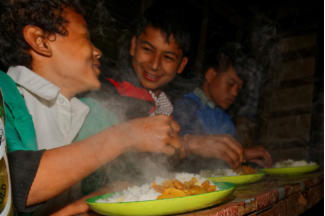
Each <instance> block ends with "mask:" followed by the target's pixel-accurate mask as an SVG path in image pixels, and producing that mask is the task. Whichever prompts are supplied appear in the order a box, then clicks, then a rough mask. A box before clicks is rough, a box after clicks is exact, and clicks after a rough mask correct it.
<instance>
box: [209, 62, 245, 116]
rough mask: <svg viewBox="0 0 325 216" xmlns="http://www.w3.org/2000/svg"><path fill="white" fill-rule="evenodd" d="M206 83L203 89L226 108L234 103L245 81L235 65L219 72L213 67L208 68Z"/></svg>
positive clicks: (217, 103)
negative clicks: (239, 75) (240, 76)
mask: <svg viewBox="0 0 325 216" xmlns="http://www.w3.org/2000/svg"><path fill="white" fill-rule="evenodd" d="M209 70H210V71H209ZM209 73H210V74H209ZM205 83H206V88H205V89H204V90H203V91H204V92H205V94H206V95H207V96H208V98H209V99H210V100H211V101H213V102H214V103H215V104H216V105H217V106H220V107H221V108H223V109H225V110H226V109H228V108H229V107H230V105H231V104H233V102H234V101H235V99H236V97H237V95H238V93H239V91H240V89H241V88H242V86H243V81H242V80H241V79H240V78H239V77H238V75H237V73H236V70H235V69H234V68H233V67H229V68H228V69H227V70H226V71H223V72H219V73H217V72H216V71H215V69H213V68H210V69H208V71H207V73H206V81H205Z"/></svg>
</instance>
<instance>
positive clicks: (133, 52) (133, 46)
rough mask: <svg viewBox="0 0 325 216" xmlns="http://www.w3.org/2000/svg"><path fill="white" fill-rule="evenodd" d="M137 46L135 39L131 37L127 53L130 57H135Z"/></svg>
mask: <svg viewBox="0 0 325 216" xmlns="http://www.w3.org/2000/svg"><path fill="white" fill-rule="evenodd" d="M136 46H137V37H136V36H133V37H132V39H131V46H130V50H129V53H130V55H131V56H134V55H135V47H136Z"/></svg>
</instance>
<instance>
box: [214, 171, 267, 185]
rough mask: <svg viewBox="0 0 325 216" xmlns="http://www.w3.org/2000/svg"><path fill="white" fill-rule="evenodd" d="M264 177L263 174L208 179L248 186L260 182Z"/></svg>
mask: <svg viewBox="0 0 325 216" xmlns="http://www.w3.org/2000/svg"><path fill="white" fill-rule="evenodd" d="M264 176H265V174H264V173H262V172H259V173H254V174H247V175H238V176H222V177H211V178H208V179H209V180H211V181H212V182H230V183H233V184H236V185H241V184H250V183H254V182H257V181H259V180H261V179H262V178H263V177H264Z"/></svg>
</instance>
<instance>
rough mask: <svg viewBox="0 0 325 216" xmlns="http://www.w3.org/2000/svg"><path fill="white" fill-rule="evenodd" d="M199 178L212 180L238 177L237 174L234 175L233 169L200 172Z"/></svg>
mask: <svg viewBox="0 0 325 216" xmlns="http://www.w3.org/2000/svg"><path fill="white" fill-rule="evenodd" d="M200 174H201V176H203V177H206V178H213V177H223V176H238V175H239V174H238V173H236V172H235V171H234V170H233V169H226V168H225V169H215V170H202V171H201V172H200Z"/></svg>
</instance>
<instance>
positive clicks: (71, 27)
mask: <svg viewBox="0 0 325 216" xmlns="http://www.w3.org/2000/svg"><path fill="white" fill-rule="evenodd" d="M65 12H66V19H67V20H68V22H69V23H67V25H66V30H67V31H68V34H67V35H66V36H62V35H59V34H56V35H55V40H54V41H52V42H51V50H52V56H51V58H52V60H51V62H50V63H51V64H52V65H51V69H52V72H51V73H52V75H51V74H50V75H49V76H50V77H49V80H50V81H51V82H53V83H55V84H56V85H58V86H59V87H60V88H61V91H62V93H63V94H64V93H67V94H68V95H69V96H74V95H75V94H78V93H81V92H84V91H87V90H92V89H98V88H99V87H100V82H99V80H98V75H99V74H100V69H99V67H100V63H99V58H100V57H101V51H100V50H99V49H97V48H96V47H95V46H94V45H93V44H92V42H91V41H90V37H89V32H88V30H87V24H86V22H85V20H84V18H83V17H82V16H81V15H80V14H78V13H76V12H75V11H73V10H72V9H68V8H67V9H65Z"/></svg>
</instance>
